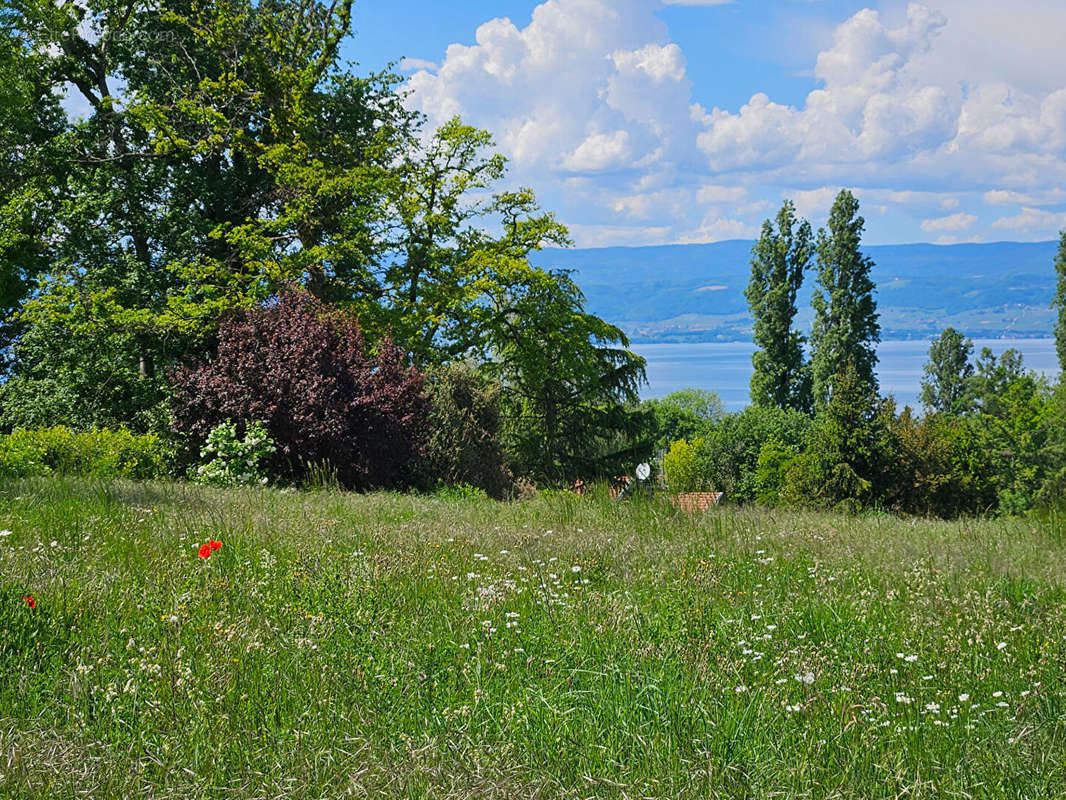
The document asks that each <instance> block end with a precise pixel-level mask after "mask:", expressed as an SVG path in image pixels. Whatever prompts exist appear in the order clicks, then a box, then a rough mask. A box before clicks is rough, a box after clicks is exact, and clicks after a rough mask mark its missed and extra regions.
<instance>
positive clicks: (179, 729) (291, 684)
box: [0, 479, 1066, 798]
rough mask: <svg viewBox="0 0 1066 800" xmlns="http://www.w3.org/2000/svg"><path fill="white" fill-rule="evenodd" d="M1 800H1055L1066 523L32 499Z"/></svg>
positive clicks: (26, 514)
mask: <svg viewBox="0 0 1066 800" xmlns="http://www.w3.org/2000/svg"><path fill="white" fill-rule="evenodd" d="M0 528H2V530H0V796H2V797H17V798H60V797H72V798H73V797H115V798H119V797H123V798H124V797H167V798H216V797H217V798H288V797H319V798H326V797H329V798H332V797H404V798H460V797H500V798H503V797H508V798H512V797H517V798H521V797H528V798H534V797H537V798H539V797H568V798H584V797H617V798H638V797H656V798H659V797H661V798H687V797H729V798H733V797H751V798H764V797H854V798H872V797H908V798H915V797H929V798H933V797H936V798H945V797H957V798H971V797H1010V798H1023V797H1024V798H1029V797H1059V796H1063V795H1064V794H1066V759H1064V758H1063V755H1064V752H1066V683H1064V680H1063V676H1064V669H1066V604H1064V602H1063V601H1064V580H1066V535H1064V534H1066V528H1064V527H1063V521H1062V520H1059V519H1055V518H1049V519H1047V520H1043V521H1031V520H1024V519H999V520H992V521H977V520H971V521H956V522H950V523H949V522H927V521H921V520H917V519H897V518H893V517H890V516H878V515H872V516H871V515H868V516H863V517H848V516H843V515H830V514H819V513H813V512H798V511H787V512H786V511H780V512H775V511H768V510H756V509H737V508H728V507H722V508H717V509H713V510H711V511H709V512H707V513H706V514H697V515H691V514H687V513H685V512H683V511H680V510H677V509H674V508H673V507H671V506H670V505H669V504H667V503H665V502H663V503H660V502H658V500H657V499H656V498H635V499H633V500H630V501H627V502H622V503H618V502H611V501H609V500H607V499H606V498H601V497H591V498H579V497H576V496H570V495H558V494H557V495H548V496H545V495H542V496H540V497H537V498H535V499H530V500H524V501H518V502H513V503H507V504H503V503H496V502H494V501H490V500H485V499H478V498H477V496H476V495H473V494H468V495H464V496H457V495H451V496H418V495H400V494H391V493H377V494H369V495H356V494H348V493H342V492H336V491H326V490H323V491H317V492H294V491H282V490H275V489H265V488H258V487H256V488H251V487H249V488H240V489H218V488H213V487H205V486H194V485H190V484H138V483H133V482H114V483H107V482H93V481H84V480H83V481H65V480H56V479H31V480H26V481H22V482H17V483H11V484H8V485H6V486H4V487H3V491H2V494H0Z"/></svg>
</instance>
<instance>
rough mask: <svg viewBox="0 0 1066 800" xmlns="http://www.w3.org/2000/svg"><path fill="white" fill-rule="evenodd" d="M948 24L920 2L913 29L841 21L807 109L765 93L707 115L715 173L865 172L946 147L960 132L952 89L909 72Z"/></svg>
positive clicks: (870, 19) (874, 17) (703, 143)
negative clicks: (876, 164)
mask: <svg viewBox="0 0 1066 800" xmlns="http://www.w3.org/2000/svg"><path fill="white" fill-rule="evenodd" d="M945 24H946V21H945V19H944V18H943V17H942V16H941V15H939V14H937V13H935V12H933V11H931V10H929V9H927V8H925V7H924V6H920V5H912V6H910V7H909V8H908V10H907V19H906V22H905V24H904V25H902V26H900V27H897V28H890V27H888V26H886V25H885V24H884V23H883V22H882V20H881V17H880V15H879V14H878V13H877V12H876V11H872V10H870V9H865V10H863V11H860V12H859V13H858V14H856V15H855V16H853V17H852V18H851V19H849V20H848V21H847V22H845V23H844V24H842V25H840V26H839V27H838V28H837V30H836V33H835V35H834V41H833V46H832V47H831V48H830V49H828V50H825V51H823V52H822V53H820V54H819V55H818V58H817V61H816V62H815V67H814V74H815V77H816V78H818V79H819V80H820V81H822V83H823V84H824V88H820V89H817V90H815V91H813V92H811V93H810V94H809V95H808V96H807V102H806V105H805V107H804V108H803V109H798V108H795V107H791V106H785V105H781V104H780V103H775V102H773V101H772V100H771V99H770V97H769V96H767V95H766V94H762V93H760V94H756V95H755V96H753V97H752V98H751V100H750V101H749V102H748V103H747V104H746V105H744V106H743V107H741V109H740V111H739V112H738V113H736V114H733V113H731V112H729V111H723V110H721V109H714V110H713V111H711V112H709V113H706V112H705V113H703V114H701V115H700V117H699V120H700V122H701V123H702V124H703V126H704V127H705V129H706V130H705V131H704V132H703V133H701V134H700V136H699V139H698V141H699V146H700V148H701V149H702V150H703V151H704V153H705V154H706V155H707V157H708V160H709V161H710V164H711V167H712V168H713V169H715V170H720V171H730V170H736V169H746V168H752V167H756V168H763V169H769V168H775V167H782V166H787V165H790V164H793V163H797V162H798V163H804V164H810V163H812V162H814V163H818V164H826V165H831V166H835V165H839V166H841V167H843V169H841V170H840V174H842V175H843V174H848V173H849V172H850V173H854V171H855V170H856V169H858V170H860V171H861V170H862V166H861V165H863V164H864V163H866V162H868V161H870V160H873V159H876V160H883V159H896V158H899V157H903V156H906V155H907V154H908V153H912V152H916V151H921V150H927V149H929V148H936V147H938V146H940V145H943V144H946V143H947V142H949V141H950V140H951V139H952V138H953V136H954V135H955V115H954V114H953V113H952V98H951V95H950V93H949V92H948V91H947V90H945V89H944V88H941V87H939V86H936V85H932V84H929V83H925V82H923V81H920V80H917V79H916V78H915V76H912V75H911V74H910V73H909V71H908V69H907V66H908V61H909V59H911V58H912V57H913V56H914V55H915V54H920V53H924V52H925V51H926V50H928V48H929V47H930V46H931V43H932V41H933V39H934V37H935V36H936V34H937V33H938V32H939V31H940V29H941V28H943V27H944V25H945Z"/></svg>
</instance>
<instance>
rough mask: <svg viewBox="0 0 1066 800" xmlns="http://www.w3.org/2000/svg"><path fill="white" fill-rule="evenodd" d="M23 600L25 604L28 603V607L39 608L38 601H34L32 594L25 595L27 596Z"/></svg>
mask: <svg viewBox="0 0 1066 800" xmlns="http://www.w3.org/2000/svg"><path fill="white" fill-rule="evenodd" d="M22 600H23V601H24V602H25V603H26V605H28V606H29V607H30V608H37V601H36V600H34V599H33V595H32V594H28V595H25V596H24V597H23V598H22Z"/></svg>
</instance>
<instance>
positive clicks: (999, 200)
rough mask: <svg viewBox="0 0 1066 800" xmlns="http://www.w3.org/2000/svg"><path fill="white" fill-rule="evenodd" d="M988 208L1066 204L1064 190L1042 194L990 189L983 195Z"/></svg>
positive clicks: (1065, 192)
mask: <svg viewBox="0 0 1066 800" xmlns="http://www.w3.org/2000/svg"><path fill="white" fill-rule="evenodd" d="M984 200H985V202H986V203H987V204H988V205H990V206H1016V205H1026V206H1053V205H1059V204H1061V203H1066V190H1064V189H1048V190H1046V191H1043V192H1024V193H1023V192H1015V191H1011V190H1009V189H991V190H989V191H987V192H985V193H984Z"/></svg>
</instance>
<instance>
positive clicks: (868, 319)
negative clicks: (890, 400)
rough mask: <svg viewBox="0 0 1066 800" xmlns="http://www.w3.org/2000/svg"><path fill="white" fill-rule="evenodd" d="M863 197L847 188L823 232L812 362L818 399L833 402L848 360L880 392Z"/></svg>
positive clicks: (821, 403) (869, 388) (867, 388)
mask: <svg viewBox="0 0 1066 800" xmlns="http://www.w3.org/2000/svg"><path fill="white" fill-rule="evenodd" d="M858 212H859V201H858V200H856V199H855V196H854V195H853V194H852V193H851V192H849V191H847V190H846V189H845V190H842V191H841V192H840V194H838V195H837V198H836V200H835V201H834V203H833V208H832V209H831V210H830V212H829V223H828V230H827V229H825V228H823V229H821V230H819V231H818V240H817V253H818V259H817V261H818V288H817V289H816V290H815V292H814V295H813V296H812V299H811V303H812V305H813V306H814V327H813V328H812V330H811V350H812V356H811V367H812V370H813V381H814V404H815V407H816V408H817V409H823V408H825V407H826V405H827V404H828V403H829V401H830V396H831V394H832V392H833V389H834V387H833V380H834V378H835V377H836V376H838V375H841V374H843V373H844V371H845V369H847V368H848V365H849V364H850V365H851V367H850V368H851V369H852V370H854V373H855V378H856V380H857V381H859V383H860V384H861V385H862V386H863V391H864V392H866V393H876V391H877V376H876V374H875V372H874V370H875V368H876V366H877V351H876V346H877V342H879V341H880V340H881V326H880V324H879V323H878V315H877V302H876V301H875V300H874V282H873V279H872V278H871V272H872V270H873V266H874V263H873V261H872V260H871V259H870V258H868V257H867V256H865V255H863V253H862V250H861V249H860V248H861V245H862V233H863V229H864V228H865V225H866V222H865V220H864V219H863V218H862V217H861V216H859V214H858Z"/></svg>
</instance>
